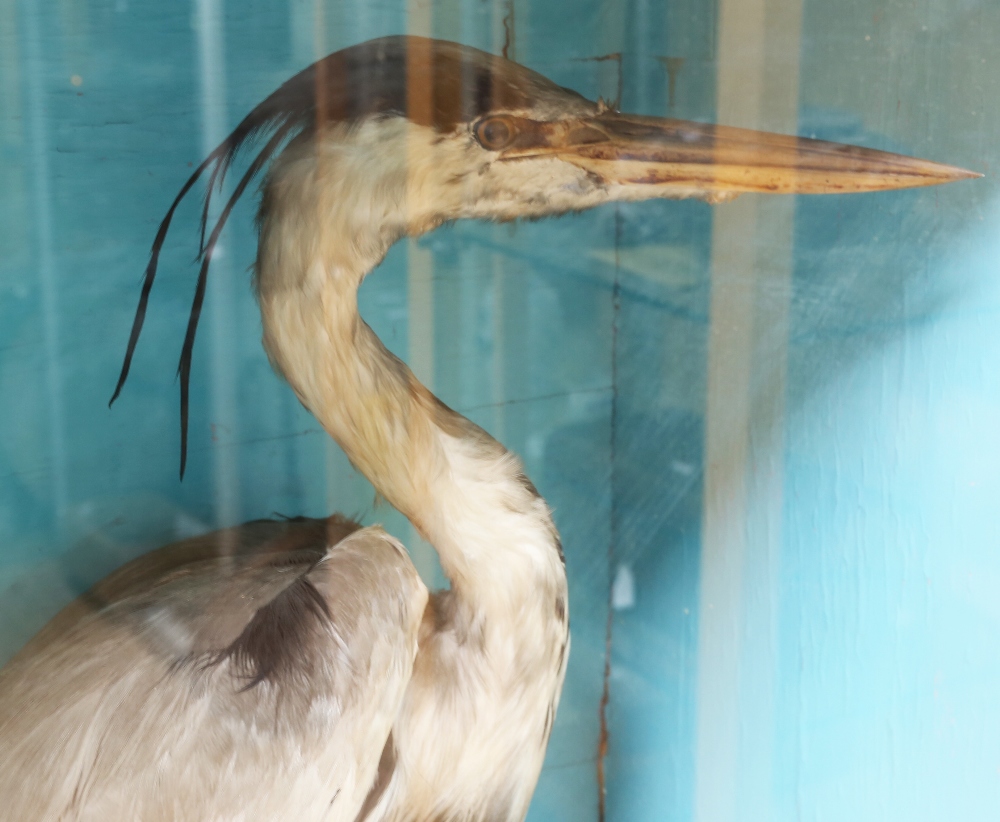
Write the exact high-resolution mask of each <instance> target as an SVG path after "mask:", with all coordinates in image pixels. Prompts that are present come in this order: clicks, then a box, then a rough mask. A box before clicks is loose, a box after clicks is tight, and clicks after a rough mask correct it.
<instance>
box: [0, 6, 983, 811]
mask: <svg viewBox="0 0 1000 822" xmlns="http://www.w3.org/2000/svg"><path fill="white" fill-rule="evenodd" d="M397 34H418V35H430V36H433V37H436V38H441V39H445V40H451V41H456V42H460V43H462V44H465V45H467V46H473V47H476V48H479V49H482V50H484V51H486V52H490V53H493V54H501V53H503V54H504V55H505V56H507V57H509V58H510V59H512V60H515V61H516V62H518V63H521V64H523V65H525V66H528V67H530V68H531V69H533V70H535V71H537V72H540V73H541V74H543V75H545V76H546V77H548V78H550V79H551V80H552V81H554V82H555V83H556V84H558V85H559V86H562V87H566V88H569V89H573V90H575V91H577V92H579V93H581V94H583V95H584V96H585V97H587V98H589V99H592V100H596V99H598V98H602V99H603V100H605V101H608V103H609V104H610V105H612V106H613V107H614V106H618V107H620V108H621V110H622V111H624V112H631V113H635V114H642V115H650V116H655V117H670V118H681V119H685V120H693V121H701V122H714V123H720V124H724V125H732V126H739V127H744V128H753V129H760V130H766V131H773V132H779V133H784V134H798V135H800V136H803V137H811V138H819V139H823V140H832V141H837V142H841V143H848V144H853V145H861V146H867V147H871V148H876V149H881V150H885V151H891V152H897V153H901V154H905V155H911V156H916V157H923V158H927V159H929V160H934V161H938V162H942V163H947V164H953V165H956V166H961V167H965V168H970V169H973V170H975V171H977V172H982V173H984V174H985V175H986V176H985V178H984V179H980V180H965V181H961V182H956V183H954V184H950V185H946V186H935V187H931V188H916V189H911V190H905V191H884V192H878V193H864V194H835V195H830V196H823V197H806V196H801V197H792V196H789V197H778V196H773V195H765V194H745V195H743V196H741V197H740V198H739V199H737V200H735V201H734V202H727V203H724V204H720V205H714V206H711V205H707V204H705V203H703V202H699V201H695V200H681V201H674V200H653V201H648V202H618V203H613V202H612V203H607V204H605V205H601V206H599V207H597V208H593V209H589V210H584V211H582V212H581V213H578V214H572V215H567V216H562V217H560V218H559V219H553V220H545V221H534V220H527V219H526V220H519V221H511V222H503V223H498V222H490V221H477V220H465V219H462V220H459V221H458V222H456V223H454V224H453V225H446V226H442V227H440V228H436V229H434V230H433V231H429V232H427V233H423V234H421V236H418V237H413V238H405V239H402V240H400V241H399V242H397V243H395V244H394V245H393V246H392V247H391V249H390V250H389V252H388V254H387V255H386V256H385V258H384V260H382V261H381V262H380V264H379V265H378V267H377V269H376V270H375V271H374V272H373V273H372V274H371V276H369V277H367V279H365V280H364V283H363V284H362V286H361V287H360V290H359V293H358V304H359V308H360V313H361V316H362V317H363V318H364V319H365V321H366V322H367V323H368V324H369V325H370V326H371V328H372V329H373V330H374V332H375V334H376V335H377V336H378V337H379V338H380V339H381V341H382V342H383V343H384V344H385V346H386V347H387V348H388V349H389V351H391V352H392V353H393V354H394V355H396V356H398V357H399V358H400V359H402V360H403V361H405V362H406V363H407V364H408V365H409V367H410V368H411V369H412V371H413V373H414V374H415V376H416V377H417V378H418V379H419V380H421V381H422V382H423V383H424V384H425V385H426V386H427V387H428V388H429V389H430V390H432V391H433V392H434V393H435V394H436V395H437V396H438V397H440V399H441V400H442V401H443V402H444V403H445V404H447V405H448V406H450V407H451V408H453V409H455V410H456V411H458V412H459V413H461V414H462V415H464V416H466V417H468V418H469V419H471V420H472V421H473V422H475V423H476V424H477V425H479V426H481V427H482V428H483V429H485V430H486V431H487V432H488V433H489V434H491V435H492V436H493V437H495V438H496V439H497V440H499V441H500V442H502V443H503V445H504V446H506V447H507V448H508V449H510V450H511V451H513V452H514V453H515V454H517V455H519V457H520V458H521V460H522V461H523V463H524V467H525V472H526V474H527V476H528V477H530V478H531V481H532V482H533V483H534V485H535V486H536V487H537V489H538V491H539V492H540V493H541V495H542V496H543V497H544V498H545V500H546V501H547V502H548V504H549V505H550V506H551V508H552V510H553V512H554V519H555V524H556V526H557V527H558V529H559V532H560V535H561V540H562V545H563V548H564V550H565V558H566V572H567V576H568V581H569V602H570V605H569V608H570V612H571V614H572V631H573V643H572V652H571V654H570V656H569V662H568V670H567V674H566V683H565V687H564V690H563V694H562V699H561V702H560V704H559V711H558V715H557V717H556V719H555V724H554V728H553V731H552V736H551V739H550V742H549V745H548V749H547V755H546V759H545V766H544V768H543V770H542V774H541V777H540V780H539V783H538V789H537V791H536V793H535V796H534V800H533V803H532V805H531V809H530V811H529V814H528V819H530V820H533V822H541V820H573V822H577V821H578V820H597V819H602V820H603V819H608V820H630V822H631V821H632V820H636V821H637V822H638V820H651V821H652V820H663V819H671V820H675V819H676V820H688V819H691V820H699V822H708V821H709V820H710V821H711V822H717V821H718V822H727V820H737V819H740V820H743V819H780V820H793V819H794V820H797V819H807V820H825V819H838V820H839V819H857V820H866V819H872V820H875V819H878V820H887V819H899V820H904V819H905V820H907V822H911V820H932V819H933V820H937V819H941V818H956V819H963V820H978V819H983V820H985V819H991V818H993V816H995V812H994V809H995V808H996V807H997V804H998V802H1000V782H998V774H1000V749H998V743H997V740H998V739H1000V712H998V710H997V709H996V708H994V707H993V703H994V702H995V699H993V698H992V697H993V694H994V693H995V692H996V691H997V687H998V685H1000V666H998V665H997V664H995V663H994V662H993V661H992V655H991V653H990V649H991V647H992V639H993V636H994V631H996V630H998V629H1000V625H998V621H1000V612H998V610H997V607H996V606H995V605H994V604H993V603H994V602H995V601H1000V598H998V596H997V594H996V591H994V589H993V585H994V583H995V582H996V580H998V579H1000V555H998V554H997V551H996V550H995V548H996V545H997V534H998V529H997V527H996V524H995V522H994V517H993V515H992V510H993V509H992V503H993V500H995V499H997V498H998V496H1000V468H998V467H997V466H998V465H1000V462H998V454H1000V441H998V434H997V431H998V430H1000V426H998V425H997V422H998V419H1000V387H998V382H997V379H996V378H995V377H994V374H996V373H998V371H1000V369H998V367H997V366H998V365H1000V363H998V362H997V360H998V355H997V353H996V352H997V351H1000V346H997V345H996V339H995V338H996V328H997V323H996V319H997V318H998V310H1000V290H998V289H1000V286H998V285H997V284H998V283H1000V276H998V275H1000V263H998V260H1000V231H998V225H1000V223H998V221H1000V212H998V208H997V202H998V189H997V184H996V181H995V174H994V169H995V168H996V165H997V163H998V161H1000V153H998V149H997V147H996V140H995V139H994V135H996V134H997V133H1000V122H998V117H1000V114H998V111H1000V72H998V70H997V68H998V66H997V61H998V59H1000V58H998V55H997V48H996V46H995V43H996V42H998V40H1000V7H998V6H997V5H996V4H995V3H993V2H990V0H962V2H958V3H956V2H953V1H952V2H948V1H947V0H922V1H921V2H919V3H916V4H909V5H900V4H898V3H893V2H889V1H888V0H835V2H819V0H677V2H666V0H664V1H663V2H657V1H656V0H582V2H581V1H580V0H576V1H574V2H569V0H546V1H545V2H540V0H534V2H532V1H531V0H489V2H484V1H483V0H434V2H429V0H428V1H427V2H423V1H422V0H409V1H407V0H379V1H378V2H371V0H344V1H343V2H340V0H337V1H336V2H333V1H332V0H328V1H327V2H323V0H254V2H245V3H240V4H237V3H226V2H224V0H191V2H166V3H154V4H150V3H137V2H134V0H60V1H59V2H57V3H53V4H49V5H47V6H45V5H40V4H37V3H32V2H30V0H0V545H2V547H0V663H2V662H5V661H6V660H8V659H10V658H11V657H12V656H13V655H14V654H15V653H16V652H17V651H18V650H19V649H20V648H22V646H24V644H25V643H26V642H27V641H28V640H29V639H30V638H31V637H32V636H33V635H35V634H36V632H37V631H39V630H40V629H41V628H42V627H43V626H44V625H45V624H46V622H47V621H48V620H49V619H50V618H51V617H53V616H54V615H55V614H56V613H57V612H58V611H59V610H60V609H61V608H62V607H63V606H65V605H66V604H67V603H69V602H71V601H72V600H73V599H74V598H75V597H77V596H79V595H81V594H83V593H84V592H85V591H87V590H88V589H89V588H90V586H92V585H93V584H95V583H96V582H98V581H99V580H100V579H102V578H103V577H105V576H106V575H107V574H109V573H110V572H112V571H113V570H115V569H116V568H118V567H119V566H121V565H122V564H123V563H125V562H127V561H129V560H131V559H133V558H136V557H138V556H140V555H142V554H144V553H145V552H147V551H149V550H151V549H153V548H155V547H157V546H160V545H164V544H167V543H171V542H174V541H176V540H181V539H185V538H188V537H192V536H195V535H199V534H204V533H206V532H209V531H212V530H214V529H216V528H221V527H228V526H231V525H237V524H239V523H243V522H246V521H250V520H255V519H259V518H264V517H274V516H276V515H277V516H288V517H294V516H300V515H303V516H311V517H322V516H327V515H328V514H330V513H332V512H334V511H340V512H343V513H344V514H347V515H350V516H353V517H355V518H357V519H358V520H359V521H360V522H362V523H363V524H366V525H368V524H376V523H379V524H383V525H384V526H385V527H386V529H387V530H388V531H389V532H390V533H392V534H393V535H395V536H397V537H398V538H399V539H400V540H402V542H403V543H404V544H405V545H406V546H407V547H408V549H409V552H410V556H411V557H412V559H413V562H414V565H415V566H416V568H417V569H418V571H419V572H420V574H421V575H422V577H423V579H424V580H425V581H426V582H427V583H428V584H429V585H430V586H431V587H442V586H445V585H447V580H446V577H445V574H444V572H443V571H442V568H441V565H440V563H439V561H438V559H437V556H436V554H435V551H434V548H433V547H432V546H431V545H430V544H429V543H428V542H426V541H425V540H424V539H422V538H421V537H420V536H419V534H418V533H417V530H416V529H415V528H414V527H413V526H412V525H411V524H410V522H409V521H408V520H407V519H406V517H404V516H403V515H402V514H400V513H399V512H398V511H396V510H395V509H394V508H393V507H392V506H391V505H390V504H389V503H387V502H385V501H383V500H381V499H380V498H379V497H377V496H376V493H375V490H374V488H373V486H372V484H371V483H370V482H369V481H368V480H367V479H366V478H365V476H364V475H363V473H362V472H361V471H359V470H358V469H355V468H354V467H353V466H352V465H351V463H350V462H349V460H348V458H347V457H346V456H345V454H344V452H343V451H342V450H341V449H340V447H338V445H337V444H336V443H335V442H334V441H333V440H332V439H331V438H330V436H328V434H327V432H326V431H324V429H323V426H322V425H321V424H320V423H319V422H318V421H317V419H316V418H315V417H314V416H313V415H312V414H310V413H309V411H307V410H306V409H305V408H304V407H303V405H302V404H301V403H300V402H299V400H298V398H297V396H296V394H295V393H294V392H293V391H292V390H290V388H289V386H288V384H286V382H285V381H283V380H282V379H281V378H280V377H279V376H277V375H276V374H275V372H274V370H273V369H272V367H271V364H270V363H269V361H268V357H267V355H266V354H265V353H264V350H263V348H262V346H261V344H260V340H261V336H262V332H263V330H264V329H263V327H262V320H261V314H260V311H259V308H258V305H257V301H256V299H255V295H254V291H253V288H251V285H250V284H251V273H250V271H251V269H252V267H253V264H254V260H255V258H256V255H257V229H256V226H255V224H254V217H255V214H256V210H257V202H258V197H257V194H256V185H257V184H256V183H254V184H253V186H251V188H249V189H248V191H247V196H245V197H244V198H243V199H242V200H241V201H240V202H239V203H238V204H237V205H236V207H235V209H234V211H233V212H232V215H231V216H230V217H229V220H228V224H227V226H226V228H225V231H224V232H223V233H222V234H221V238H220V240H219V243H218V245H217V246H216V248H215V251H214V253H213V254H212V266H211V272H210V276H209V277H208V280H207V291H206V299H205V303H204V309H203V311H202V316H201V323H200V326H199V329H198V336H197V340H196V345H195V348H194V354H193V361H192V371H191V382H190V386H191V387H190V408H189V411H190V417H189V428H188V446H187V470H186V474H185V476H184V479H183V481H181V480H180V478H179V476H178V473H179V472H178V469H179V435H178V431H179V430H180V404H179V400H178V385H177V380H176V379H175V374H176V372H177V369H178V359H179V357H180V355H181V346H182V342H183V339H184V330H185V328H186V327H187V324H188V318H189V312H190V310H191V304H192V299H193V296H194V293H195V283H196V280H197V276H198V266H197V264H194V263H192V260H193V259H194V258H195V257H196V256H197V255H198V251H199V230H198V224H199V218H200V215H201V211H200V208H201V203H200V200H199V198H200V197H202V196H203V195H204V193H205V190H206V188H205V181H204V180H201V181H199V182H198V183H197V185H196V186H195V187H194V189H193V190H192V192H191V194H192V196H191V197H190V198H189V200H187V201H185V202H184V203H182V205H181V206H180V208H179V209H178V211H177V213H176V216H175V218H174V222H173V226H172V228H171V231H170V233H169V235H168V236H167V241H166V243H165V244H164V246H163V250H162V253H161V254H160V257H159V275H158V277H157V280H156V284H155V287H154V288H153V289H152V292H151V297H150V303H149V310H148V314H147V318H146V323H145V327H144V329H143V333H142V337H141V339H140V341H139V343H138V347H137V349H136V355H135V359H134V362H133V364H132V368H131V372H130V376H129V379H128V382H127V384H126V385H125V387H124V389H123V391H122V393H121V395H120V397H119V398H118V399H117V401H116V402H115V403H114V405H113V406H112V407H111V408H110V409H109V408H108V400H109V399H110V398H111V395H112V392H113V390H114V388H115V381H116V379H117V378H118V374H119V369H120V367H121V363H122V357H123V355H124V352H125V346H126V343H127V341H128V339H129V333H130V329H131V328H132V323H133V317H134V312H135V307H136V302H137V300H138V299H139V293H140V287H141V276H142V273H143V270H144V267H145V266H146V263H147V261H148V259H149V251H150V245H151V243H152V242H153V238H154V236H155V235H156V232H157V227H158V226H159V225H160V221H161V220H162V219H163V216H164V214H165V213H166V211H167V208H168V207H169V206H170V203H171V202H172V201H173V199H174V197H175V196H176V194H177V192H178V190H179V189H180V188H181V186H182V185H183V184H184V182H185V180H186V179H187V178H188V177H189V175H190V174H191V173H192V172H193V171H194V169H195V168H196V167H197V166H198V164H199V163H200V162H201V161H202V159H203V158H205V157H206V156H207V155H208V154H209V153H210V152H211V151H212V150H213V149H214V148H215V147H216V146H217V145H219V143H220V142H222V141H223V140H224V139H225V138H226V135H228V134H229V133H230V132H231V131H232V130H233V128H234V127H236V126H237V124H238V123H239V122H240V120H241V119H242V118H243V117H244V116H245V115H246V113H247V112H249V111H251V110H252V109H253V108H254V106H256V105H257V104H258V103H259V102H260V101H261V100H263V99H265V98H266V97H267V96H268V95H269V94H271V93H272V92H273V91H274V89H275V88H277V87H278V86H279V85H280V84H281V83H283V82H285V81H286V80H288V79H289V78H290V77H292V76H293V75H295V74H296V73H297V72H299V71H301V70H303V69H304V68H306V67H307V66H308V65H310V64H311V63H312V62H313V61H315V60H317V59H318V58H321V57H323V56H325V55H327V54H329V53H331V52H335V51H337V50H339V49H342V48H345V47H348V46H351V45H354V44H357V43H360V42H363V41H366V40H369V39H371V38H375V37H383V36H387V35H397ZM456 87H460V88H463V89H465V91H466V92H468V90H469V87H468V85H465V86H463V85H462V84H461V83H460V82H458V81H456ZM470 139H471V138H470ZM253 156H254V154H253V153H252V152H249V151H248V152H245V153H243V154H241V155H240V157H239V158H238V161H237V163H236V165H235V166H234V168H233V170H232V171H231V172H230V173H229V174H228V175H227V178H226V179H225V180H224V181H223V183H222V187H221V189H220V192H221V195H222V196H216V198H215V199H214V200H213V203H214V204H213V205H211V206H210V207H208V209H207V211H206V213H207V216H208V220H209V226H210V227H211V226H212V225H213V224H214V223H215V221H216V220H218V219H219V217H220V216H221V214H222V208H223V205H224V204H225V202H226V198H227V197H228V196H230V195H232V194H233V192H234V190H235V188H236V186H237V184H238V182H239V180H240V178H241V176H242V174H243V173H244V172H245V171H246V169H247V167H248V165H249V163H250V162H251V161H252V159H253ZM391 159H393V158H391V157H389V156H388V154H387V155H386V161H387V162H389V161H390V160H391ZM397 159H398V158H397ZM442 162H445V160H442ZM456 173H458V172H457V171H456ZM587 205H590V203H588V204H587ZM508 216H509V215H508ZM346 241H348V240H347V239H345V242H346ZM605 700H607V702H606V703H605ZM0 702H2V700H0ZM605 732H606V733H607V737H606V738H605V737H604V733H605Z"/></svg>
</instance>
